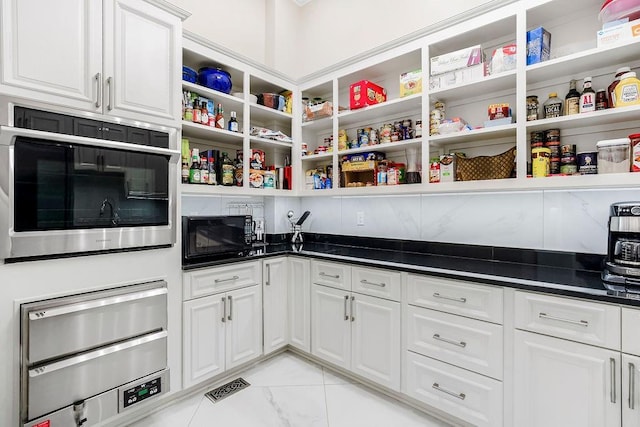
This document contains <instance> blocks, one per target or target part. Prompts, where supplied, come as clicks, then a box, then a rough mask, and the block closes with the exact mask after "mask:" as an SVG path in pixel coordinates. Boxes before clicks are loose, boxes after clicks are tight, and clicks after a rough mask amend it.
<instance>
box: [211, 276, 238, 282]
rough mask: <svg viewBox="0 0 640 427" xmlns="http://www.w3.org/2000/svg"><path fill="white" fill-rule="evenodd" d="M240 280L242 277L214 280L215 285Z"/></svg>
mask: <svg viewBox="0 0 640 427" xmlns="http://www.w3.org/2000/svg"><path fill="white" fill-rule="evenodd" d="M239 278H240V276H233V277H229V278H228V279H216V280H214V282H215V283H222V282H230V281H232V280H238V279H239Z"/></svg>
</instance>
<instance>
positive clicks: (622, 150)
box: [596, 138, 631, 174]
mask: <svg viewBox="0 0 640 427" xmlns="http://www.w3.org/2000/svg"><path fill="white" fill-rule="evenodd" d="M596 148H597V149H598V174H607V173H626V172H629V171H630V170H631V162H630V150H631V140H630V139H629V138H618V139H607V140H602V141H598V143H597V144H596Z"/></svg>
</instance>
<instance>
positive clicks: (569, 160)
mask: <svg viewBox="0 0 640 427" xmlns="http://www.w3.org/2000/svg"><path fill="white" fill-rule="evenodd" d="M560 163H562V164H563V165H571V164H573V165H575V164H576V156H565V155H563V156H562V157H560Z"/></svg>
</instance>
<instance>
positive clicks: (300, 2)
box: [293, 0, 311, 6]
mask: <svg viewBox="0 0 640 427" xmlns="http://www.w3.org/2000/svg"><path fill="white" fill-rule="evenodd" d="M310 1H311V0H293V2H294V3H295V4H297V5H298V6H304V5H305V4H307V3H309V2H310Z"/></svg>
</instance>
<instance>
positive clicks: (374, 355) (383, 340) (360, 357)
mask: <svg viewBox="0 0 640 427" xmlns="http://www.w3.org/2000/svg"><path fill="white" fill-rule="evenodd" d="M350 303H351V307H350V311H351V325H352V326H351V327H352V329H351V339H352V347H351V351H352V360H351V370H352V371H353V372H355V373H356V374H359V375H362V376H363V377H366V378H369V379H370V380H372V381H375V382H376V383H378V384H382V385H384V386H386V387H389V388H390V389H393V390H396V391H400V356H401V349H400V303H399V302H395V301H388V300H385V299H382V298H375V297H371V296H367V295H360V294H355V293H354V294H351V301H350Z"/></svg>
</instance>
